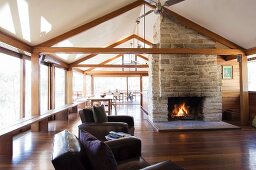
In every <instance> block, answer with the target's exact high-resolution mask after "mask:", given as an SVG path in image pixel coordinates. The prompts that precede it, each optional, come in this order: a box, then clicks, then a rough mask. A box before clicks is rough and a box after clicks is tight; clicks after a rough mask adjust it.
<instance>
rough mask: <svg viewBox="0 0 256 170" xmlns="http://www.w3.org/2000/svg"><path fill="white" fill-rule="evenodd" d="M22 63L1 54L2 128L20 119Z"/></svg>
mask: <svg viewBox="0 0 256 170" xmlns="http://www.w3.org/2000/svg"><path fill="white" fill-rule="evenodd" d="M20 65H21V61H20V59H19V58H15V57H12V56H9V55H6V54H3V53H0V108H1V109H0V118H1V119H0V128H3V127H5V126H7V125H10V124H12V123H13V122H15V121H16V120H18V119H19V118H20V115H21V114H20V97H21V96H20V85H21V84H20V75H21V70H20Z"/></svg>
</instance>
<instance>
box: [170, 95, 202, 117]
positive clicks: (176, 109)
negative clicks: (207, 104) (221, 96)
mask: <svg viewBox="0 0 256 170" xmlns="http://www.w3.org/2000/svg"><path fill="white" fill-rule="evenodd" d="M203 99H204V98H203V97H168V120H169V121H171V120H202V119H203V111H202V110H203V108H202V107H203Z"/></svg>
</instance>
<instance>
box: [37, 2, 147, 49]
mask: <svg viewBox="0 0 256 170" xmlns="http://www.w3.org/2000/svg"><path fill="white" fill-rule="evenodd" d="M142 4H143V1H141V0H137V1H135V2H133V3H130V4H128V5H126V6H124V7H122V8H119V9H117V10H115V11H113V12H110V13H108V14H106V15H104V16H102V17H99V18H97V19H95V20H93V21H91V22H88V23H86V24H84V25H81V26H79V27H77V28H75V29H73V30H71V31H68V32H66V33H64V34H62V35H59V36H57V37H55V38H52V39H50V40H48V41H46V42H44V43H41V44H39V45H38V46H46V47H50V46H52V45H54V44H57V43H59V42H61V41H63V40H65V39H68V38H70V37H72V36H74V35H77V34H79V33H81V32H84V31H86V30H88V29H90V28H93V27H95V26H97V25H99V24H101V23H103V22H106V21H108V20H110V19H112V18H115V17H117V16H119V15H121V14H123V13H125V12H127V11H129V10H131V9H133V8H136V7H138V6H140V5H142Z"/></svg>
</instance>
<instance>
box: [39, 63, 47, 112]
mask: <svg viewBox="0 0 256 170" xmlns="http://www.w3.org/2000/svg"><path fill="white" fill-rule="evenodd" d="M40 106H41V107H40V112H41V114H44V113H45V112H46V111H47V110H48V66H46V65H42V64H41V65H40Z"/></svg>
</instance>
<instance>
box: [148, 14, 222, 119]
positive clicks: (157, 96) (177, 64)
mask: <svg viewBox="0 0 256 170" xmlns="http://www.w3.org/2000/svg"><path fill="white" fill-rule="evenodd" d="M154 43H156V44H157V46H159V47H160V48H215V42H214V41H212V40H210V39H208V38H207V37H205V36H202V35H200V34H198V33H197V32H196V31H194V30H191V29H188V28H186V27H185V26H183V25H181V24H179V23H178V22H177V21H176V20H175V18H161V17H159V18H158V20H157V22H156V24H155V26H154ZM189 96H191V97H204V99H205V100H204V103H203V115H204V120H205V121H220V120H221V116H222V97H221V66H218V65H217V56H216V55H191V54H182V55H181V54H160V55H159V54H157V55H155V54H154V55H151V56H150V57H149V97H150V100H149V101H150V102H149V119H150V121H152V122H157V121H168V116H167V102H168V100H167V98H168V97H189Z"/></svg>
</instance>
